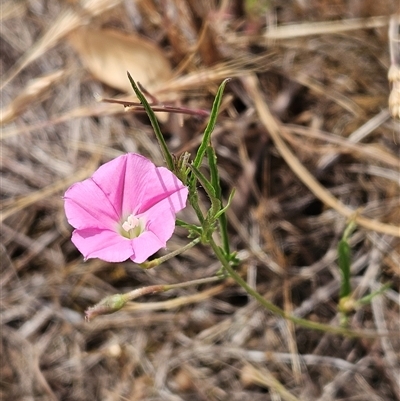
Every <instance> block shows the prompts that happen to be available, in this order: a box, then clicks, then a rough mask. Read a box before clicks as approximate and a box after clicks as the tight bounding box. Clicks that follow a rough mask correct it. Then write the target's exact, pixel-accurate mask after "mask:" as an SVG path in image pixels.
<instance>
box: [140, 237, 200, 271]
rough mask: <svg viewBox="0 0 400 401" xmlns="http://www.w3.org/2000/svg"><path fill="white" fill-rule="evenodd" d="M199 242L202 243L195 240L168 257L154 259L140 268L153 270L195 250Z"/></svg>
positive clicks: (197, 239)
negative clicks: (191, 249)
mask: <svg viewBox="0 0 400 401" xmlns="http://www.w3.org/2000/svg"><path fill="white" fill-rule="evenodd" d="M199 242H200V238H195V239H194V240H193V241H191V242H189V243H188V244H187V245H185V246H184V247H182V248H179V249H177V250H176V251H173V252H171V253H169V254H168V255H165V256H161V258H157V259H153V260H151V261H150V262H144V263H141V264H140V265H139V266H140V267H142V268H143V269H152V268H153V267H156V266H159V265H160V264H161V263H164V262H165V261H167V260H169V259H171V258H173V257H175V256H177V255H180V254H181V253H183V252H185V251H187V250H188V249H190V248H193V247H194V246H195V245H197V244H198V243H199Z"/></svg>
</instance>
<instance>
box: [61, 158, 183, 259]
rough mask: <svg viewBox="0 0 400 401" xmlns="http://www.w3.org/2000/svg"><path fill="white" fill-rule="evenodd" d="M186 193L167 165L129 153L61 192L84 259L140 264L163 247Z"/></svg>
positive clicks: (170, 233) (66, 212) (75, 238)
mask: <svg viewBox="0 0 400 401" xmlns="http://www.w3.org/2000/svg"><path fill="white" fill-rule="evenodd" d="M187 195H188V189H187V188H186V187H185V186H184V185H183V184H182V182H181V181H180V180H179V179H178V178H177V177H176V176H175V175H174V174H173V173H172V172H171V171H169V170H168V169H166V168H164V167H156V166H155V165H154V164H153V163H152V162H151V161H150V160H148V159H146V158H145V157H143V156H140V155H137V154H134V153H128V154H126V155H123V156H120V157H117V158H116V159H114V160H112V161H110V162H108V163H105V164H104V165H102V166H101V167H100V168H99V169H98V170H97V171H96V172H95V173H94V174H93V176H92V177H90V178H88V179H86V180H84V181H82V182H78V183H76V184H74V185H72V186H71V187H70V188H69V189H68V190H67V192H66V193H65V195H64V200H65V205H64V207H65V214H66V216H67V219H68V222H69V223H70V224H71V226H73V227H74V228H75V230H74V232H73V233H72V238H71V240H72V242H73V243H74V245H75V246H76V247H77V248H78V250H79V251H80V252H81V253H82V254H83V256H84V258H85V259H89V258H99V259H102V260H104V261H106V262H122V261H124V260H127V259H129V258H130V259H131V260H132V261H133V262H136V263H142V262H144V261H145V260H146V259H147V258H148V257H149V256H151V255H153V254H154V253H155V252H157V251H158V250H159V249H161V248H163V247H165V246H166V242H167V240H168V239H169V238H171V236H172V233H173V231H174V228H175V214H176V213H177V212H179V211H180V210H181V209H183V208H184V207H185V206H186V199H187Z"/></svg>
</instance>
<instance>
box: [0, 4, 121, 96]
mask: <svg viewBox="0 0 400 401" xmlns="http://www.w3.org/2000/svg"><path fill="white" fill-rule="evenodd" d="M121 1H122V0H111V1H110V0H107V1H106V0H82V2H81V4H80V6H81V8H82V9H83V10H85V13H82V12H79V11H76V10H74V9H71V8H69V9H66V10H65V11H64V12H63V13H61V14H60V15H59V17H58V18H57V19H56V20H55V21H54V22H53V23H52V25H51V26H50V27H49V28H48V30H47V31H46V32H45V33H44V34H43V36H42V37H41V38H40V39H39V40H38V41H37V42H36V43H35V44H34V46H33V47H31V48H30V49H29V50H28V51H27V52H26V53H25V54H24V55H23V56H22V57H21V58H20V59H19V60H18V61H17V62H16V63H15V65H14V66H13V67H12V68H11V69H10V70H9V71H7V72H6V74H5V75H4V76H3V79H2V82H1V85H0V90H2V89H3V88H4V87H5V86H6V85H7V84H8V83H9V82H10V81H11V80H12V79H13V78H15V77H16V76H17V75H18V74H19V73H20V72H21V71H22V70H23V69H24V68H25V67H27V66H28V65H29V64H30V63H32V62H33V61H34V60H36V59H37V58H38V57H40V56H42V55H43V54H44V53H45V52H46V51H47V50H49V49H50V48H51V47H53V46H54V45H56V44H57V43H58V41H59V40H60V39H62V38H63V37H64V36H66V35H67V34H68V33H70V32H71V31H73V30H74V29H76V28H78V27H79V26H81V25H82V24H84V23H86V18H87V17H88V16H89V17H90V16H95V15H98V14H100V13H102V12H104V11H107V10H109V9H110V8H112V7H115V6H117V5H118V4H119V3H120V2H121Z"/></svg>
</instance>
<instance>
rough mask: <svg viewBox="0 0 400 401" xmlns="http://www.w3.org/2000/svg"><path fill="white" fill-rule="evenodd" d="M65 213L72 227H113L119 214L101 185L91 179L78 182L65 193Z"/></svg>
mask: <svg viewBox="0 0 400 401" xmlns="http://www.w3.org/2000/svg"><path fill="white" fill-rule="evenodd" d="M64 201H65V203H64V207H65V214H66V216H67V219H68V222H69V224H71V226H72V227H74V228H77V229H80V228H88V227H92V228H108V229H110V228H113V227H114V226H115V225H116V223H117V222H118V219H119V216H118V214H117V212H116V210H115V208H114V206H113V204H112V203H111V202H110V200H109V199H108V198H107V196H106V195H105V194H104V192H103V191H102V190H101V188H99V186H98V185H97V184H96V183H95V182H94V181H93V180H92V179H91V178H88V179H87V180H85V181H82V182H77V183H76V184H74V185H72V186H71V187H70V188H69V189H68V190H67V191H66V192H65V195H64Z"/></svg>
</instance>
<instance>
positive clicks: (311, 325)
mask: <svg viewBox="0 0 400 401" xmlns="http://www.w3.org/2000/svg"><path fill="white" fill-rule="evenodd" d="M210 245H211V247H212V249H213V251H214V253H215V255H216V256H217V258H218V259H219V260H220V262H221V264H222V265H223V267H224V268H225V269H226V271H227V272H228V273H229V275H230V276H231V277H232V278H233V279H234V280H235V281H236V282H237V283H238V284H239V285H240V286H241V287H243V288H244V289H245V290H246V292H247V293H248V294H250V295H251V296H253V297H254V298H255V299H256V300H257V301H258V302H259V303H260V304H261V305H262V306H264V308H266V309H267V310H269V311H271V312H273V313H275V314H276V315H278V316H280V317H282V318H283V319H287V320H290V321H291V322H293V323H296V324H298V325H299V326H302V327H305V328H307V329H312V330H318V331H323V332H328V333H333V334H341V335H345V336H348V337H373V338H375V337H376V333H371V332H365V331H353V330H348V329H345V328H343V327H335V326H330V325H327V324H323V323H317V322H311V321H310V320H306V319H301V318H298V317H295V316H291V315H289V314H287V313H286V312H285V311H284V310H283V309H281V308H279V307H278V306H276V305H274V304H273V303H272V302H269V301H267V300H266V299H265V298H264V297H263V296H262V295H261V294H260V293H258V292H257V291H256V290H254V289H253V288H251V287H250V286H249V285H248V284H247V283H246V281H245V280H243V279H242V277H240V275H239V274H238V273H236V271H235V270H234V269H233V268H232V266H231V265H230V264H229V262H228V261H227V260H226V258H225V256H224V254H223V253H222V252H221V250H220V248H219V247H218V245H217V244H216V243H215V242H214V240H213V239H210Z"/></svg>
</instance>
